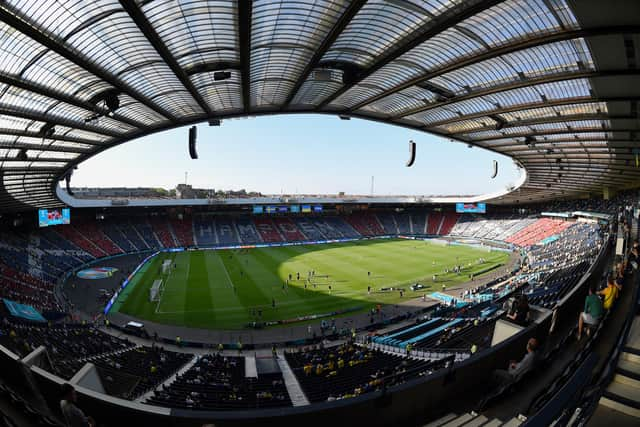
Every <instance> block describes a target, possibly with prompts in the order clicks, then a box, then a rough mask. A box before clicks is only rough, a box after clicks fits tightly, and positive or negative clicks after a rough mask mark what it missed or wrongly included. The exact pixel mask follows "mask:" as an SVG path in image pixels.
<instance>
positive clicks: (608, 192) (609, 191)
mask: <svg viewBox="0 0 640 427" xmlns="http://www.w3.org/2000/svg"><path fill="white" fill-rule="evenodd" d="M615 195H616V192H615V190H614V189H613V188H611V187H604V188H602V198H603V199H604V200H610V199H612V198H613V196H615Z"/></svg>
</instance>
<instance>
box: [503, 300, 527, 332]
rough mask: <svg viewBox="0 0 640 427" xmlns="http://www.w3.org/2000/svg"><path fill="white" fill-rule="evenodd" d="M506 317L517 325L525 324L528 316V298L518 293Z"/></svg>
mask: <svg viewBox="0 0 640 427" xmlns="http://www.w3.org/2000/svg"><path fill="white" fill-rule="evenodd" d="M507 317H508V318H509V319H511V320H513V321H514V322H515V323H517V324H519V325H523V326H524V325H526V324H527V321H528V318H529V299H528V298H527V296H526V295H524V294H523V295H520V297H519V298H518V300H517V301H516V303H515V304H514V307H513V308H512V310H511V312H510V313H509V314H507Z"/></svg>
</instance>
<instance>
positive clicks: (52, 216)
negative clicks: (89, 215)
mask: <svg viewBox="0 0 640 427" xmlns="http://www.w3.org/2000/svg"><path fill="white" fill-rule="evenodd" d="M61 224H71V211H70V209H69V208H64V209H38V225H39V226H40V227H48V226H50V225H61Z"/></svg>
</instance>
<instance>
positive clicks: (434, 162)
mask: <svg viewBox="0 0 640 427" xmlns="http://www.w3.org/2000/svg"><path fill="white" fill-rule="evenodd" d="M187 135H188V129H187V128H180V129H174V130H172V131H167V132H163V133H159V134H155V135H151V136H148V137H145V138H140V139H138V140H135V141H132V142H128V143H126V144H123V145H120V146H118V147H115V148H112V149H110V150H107V151H105V152H103V153H101V154H99V155H97V156H95V157H93V158H91V159H89V160H88V161H86V162H84V163H82V164H80V165H79V167H78V170H77V171H76V172H75V173H74V177H73V180H72V186H74V187H79V186H83V187H85V186H88V187H111V186H113V187H138V186H140V187H163V188H167V189H168V188H174V187H175V186H176V184H178V183H183V182H184V179H185V178H184V176H185V172H188V183H189V184H192V185H193V186H194V187H198V188H215V189H224V190H229V189H235V190H237V189H241V188H245V189H247V190H255V191H260V192H262V193H265V194H280V193H281V192H283V193H285V194H293V193H306V194H335V193H337V192H339V191H344V192H346V193H348V194H369V193H370V186H371V176H372V175H373V176H374V177H375V180H374V181H375V185H374V194H376V195H389V194H408V195H432V194H481V193H485V192H492V191H497V190H500V189H503V188H505V186H506V185H507V184H510V183H514V182H516V181H517V178H518V172H517V170H516V168H515V166H514V165H513V162H512V161H511V159H509V158H507V157H504V156H499V155H497V154H495V153H491V152H489V151H486V150H482V149H479V148H473V149H470V148H468V147H467V146H466V145H465V144H461V143H453V142H450V141H448V140H445V139H442V138H440V137H436V136H433V135H429V134H427V133H423V132H417V131H411V130H408V129H404V128H401V127H397V126H391V125H385V124H381V123H375V122H371V121H365V120H358V119H352V120H350V121H344V120H339V119H338V118H337V117H334V116H324V115H282V116H267V117H257V118H248V119H235V120H225V121H223V123H222V126H220V127H209V126H208V125H207V124H206V123H204V124H200V125H198V145H197V147H198V155H199V159H197V160H191V159H190V158H189V153H188V149H187V141H188V136H187ZM409 140H414V141H415V142H416V143H417V155H416V162H415V164H414V166H413V167H411V168H407V167H406V166H405V162H406V161H407V159H408V157H409V144H408V142H409ZM493 160H498V162H499V165H500V167H499V174H498V177H497V178H496V179H491V172H492V161H493Z"/></svg>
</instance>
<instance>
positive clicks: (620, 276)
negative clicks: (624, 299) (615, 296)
mask: <svg viewBox="0 0 640 427" xmlns="http://www.w3.org/2000/svg"><path fill="white" fill-rule="evenodd" d="M614 274H615V279H616V287H617V288H618V291H621V290H622V285H624V264H623V263H621V262H619V263H617V264H616V269H615V272H614Z"/></svg>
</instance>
